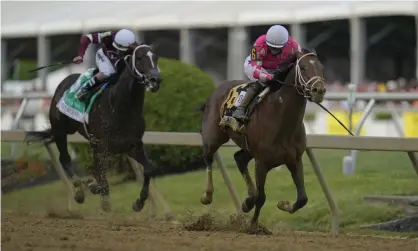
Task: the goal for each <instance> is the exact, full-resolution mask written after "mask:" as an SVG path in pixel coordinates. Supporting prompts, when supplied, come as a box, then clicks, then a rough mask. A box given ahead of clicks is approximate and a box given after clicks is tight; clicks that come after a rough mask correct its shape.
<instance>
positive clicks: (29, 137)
mask: <svg viewBox="0 0 418 251" xmlns="http://www.w3.org/2000/svg"><path fill="white" fill-rule="evenodd" d="M25 134H26V135H25V139H24V142H26V143H27V144H30V143H35V142H44V143H49V142H52V141H54V136H53V135H52V133H51V128H49V129H46V130H44V131H28V132H25Z"/></svg>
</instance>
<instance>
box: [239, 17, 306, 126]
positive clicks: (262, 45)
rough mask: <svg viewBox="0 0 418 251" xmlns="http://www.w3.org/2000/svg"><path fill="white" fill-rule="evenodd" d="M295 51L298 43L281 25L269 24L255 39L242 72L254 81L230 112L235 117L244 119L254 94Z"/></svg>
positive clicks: (298, 47)
mask: <svg viewBox="0 0 418 251" xmlns="http://www.w3.org/2000/svg"><path fill="white" fill-rule="evenodd" d="M296 51H301V47H300V45H299V44H298V43H297V42H296V41H295V40H293V39H292V37H290V36H289V32H288V31H287V29H286V28H285V27H283V26H281V25H273V26H271V27H270V28H269V29H268V31H267V34H265V35H261V36H260V37H258V38H257V40H255V43H254V45H253V48H252V49H251V54H250V55H249V56H248V57H247V58H246V59H245V62H244V72H245V75H247V77H248V78H249V79H250V80H252V81H254V83H252V84H251V85H250V87H249V88H248V90H247V93H246V94H245V96H244V98H243V100H242V102H241V103H240V104H239V105H238V106H237V108H236V110H235V111H234V112H233V113H232V116H233V117H234V118H235V119H239V120H246V119H248V118H247V117H246V116H245V110H246V109H247V106H248V105H249V104H250V102H251V100H252V99H253V98H254V96H255V95H256V94H258V92H259V91H260V90H261V89H262V88H263V87H264V86H265V85H266V82H267V81H269V80H272V79H273V75H272V73H273V72H274V71H276V69H277V68H278V67H279V66H280V65H281V64H282V63H283V62H286V61H287V60H288V59H289V57H290V56H292V55H293V53H295V52H296Z"/></svg>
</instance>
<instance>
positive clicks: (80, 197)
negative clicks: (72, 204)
mask: <svg viewBox="0 0 418 251" xmlns="http://www.w3.org/2000/svg"><path fill="white" fill-rule="evenodd" d="M85 197H86V195H85V194H84V191H83V190H82V188H78V189H76V192H75V195H74V200H75V201H76V202H77V203H78V204H83V203H84V199H85Z"/></svg>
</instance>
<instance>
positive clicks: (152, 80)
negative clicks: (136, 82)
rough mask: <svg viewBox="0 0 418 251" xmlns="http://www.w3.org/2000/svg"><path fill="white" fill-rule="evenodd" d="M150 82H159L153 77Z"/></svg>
mask: <svg viewBox="0 0 418 251" xmlns="http://www.w3.org/2000/svg"><path fill="white" fill-rule="evenodd" d="M149 80H150V81H151V82H153V83H155V82H157V78H155V77H151V78H150V79H149Z"/></svg>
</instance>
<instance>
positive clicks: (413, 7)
mask: <svg viewBox="0 0 418 251" xmlns="http://www.w3.org/2000/svg"><path fill="white" fill-rule="evenodd" d="M25 4H26V6H25V8H20V6H19V5H21V3H20V2H15V1H10V2H3V3H2V31H1V36H2V59H3V60H4V61H3V62H5V64H2V67H3V68H2V72H7V71H8V70H9V68H10V66H7V64H6V62H11V61H12V60H13V59H15V58H27V59H35V58H37V61H38V64H40V65H45V64H48V62H50V61H51V60H52V61H54V60H55V61H57V60H68V59H69V58H72V56H73V55H74V53H75V51H76V47H77V46H78V44H77V43H78V39H79V37H80V34H81V33H85V32H89V31H95V30H106V29H117V28H121V27H129V28H131V29H134V30H135V31H137V32H138V36H139V37H142V38H143V39H145V40H146V41H147V42H149V43H154V44H156V45H157V48H158V49H157V52H159V54H160V55H162V56H166V57H173V58H180V59H182V60H184V61H187V62H190V63H194V64H196V65H198V66H199V67H201V68H203V69H205V70H210V71H212V72H216V73H217V74H218V78H221V79H222V78H228V79H232V78H242V77H243V69H242V61H243V59H244V58H245V56H246V55H247V54H248V48H249V46H250V45H251V43H252V41H253V40H254V39H255V38H256V37H257V36H258V35H259V34H262V33H263V32H265V30H266V28H267V26H268V25H270V24H274V23H282V24H286V25H288V27H289V28H290V30H291V34H292V35H293V36H294V37H295V38H296V39H297V40H298V41H301V43H302V44H305V45H306V46H309V47H312V48H316V50H317V51H318V52H319V54H321V59H322V60H323V61H325V64H326V66H327V69H329V71H328V73H327V78H328V79H329V78H330V77H331V78H332V79H338V80H343V81H350V80H351V81H352V82H354V83H360V82H361V81H362V80H363V79H365V78H368V79H376V78H386V80H387V79H388V78H390V77H391V76H392V78H393V76H396V77H406V78H411V77H415V76H416V75H417V74H418V73H417V72H418V67H417V66H415V68H414V65H416V64H415V61H416V59H415V58H416V57H417V56H416V54H418V52H417V51H418V49H416V48H417V46H416V45H415V41H416V37H417V36H418V35H417V34H418V32H416V30H417V29H418V28H417V25H415V23H416V22H417V21H416V17H415V18H414V16H416V15H417V13H418V3H417V2H415V1H367V2H359V1H347V2H343V1H334V2H329V1H292V2H290V1H286V2H283V1H269V2H266V3H265V4H254V3H252V2H235V1H225V2H224V1H222V3H220V2H216V1H207V2H200V1H196V2H159V1H149V2H146V1H138V2H118V4H115V3H114V2H102V3H100V4H98V3H97V2H28V3H25ZM127 6H128V8H127ZM70 13H71V14H70ZM414 19H415V20H414ZM414 26H415V27H414ZM350 34H351V36H350ZM394 34H396V36H393V35H394ZM414 34H415V35H414ZM331 38H332V39H331ZM8 41H10V43H8ZM12 41H13V42H12ZM399 41H402V45H399ZM34 44H37V47H35V46H34ZM397 47H399V48H397ZM37 51H38V52H39V53H37ZM51 51H52V52H51ZM382 51H385V52H387V53H388V54H389V55H387V56H388V58H382V56H381V55H379V54H381V52H382ZM3 52H4V53H3ZM92 53H94V50H92V51H91V53H90V54H92ZM394 53H395V54H401V55H402V59H393V56H392V55H390V54H394ZM4 55H7V57H5V56H4ZM397 57H398V58H399V57H400V56H397ZM347 58H351V59H352V60H351V61H350V60H348V59H347ZM366 58H367V61H368V62H367V65H366V64H365V61H366ZM393 60H398V61H399V60H400V61H399V62H396V63H395V62H393ZM369 61H370V62H369ZM390 61H392V62H390ZM90 64H91V61H90ZM398 64H401V65H403V69H396V67H395V65H398ZM350 68H351V69H350ZM381 68H384V69H385V71H382V70H379V69H381ZM388 68H389V70H388ZM398 68H399V67H398ZM44 72H45V74H44V73H42V72H40V73H39V74H40V77H41V79H42V80H45V78H46V71H44ZM382 75H383V76H382ZM5 76H7V75H5ZM3 80H5V79H4V78H3ZM379 80H385V79H379Z"/></svg>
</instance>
